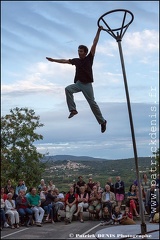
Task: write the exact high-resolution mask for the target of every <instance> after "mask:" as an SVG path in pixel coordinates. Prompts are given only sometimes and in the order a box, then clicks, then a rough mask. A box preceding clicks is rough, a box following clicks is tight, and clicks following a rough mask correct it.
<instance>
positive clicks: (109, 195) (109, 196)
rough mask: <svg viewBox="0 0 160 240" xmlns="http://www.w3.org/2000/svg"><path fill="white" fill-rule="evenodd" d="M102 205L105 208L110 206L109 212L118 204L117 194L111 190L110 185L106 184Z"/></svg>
mask: <svg viewBox="0 0 160 240" xmlns="http://www.w3.org/2000/svg"><path fill="white" fill-rule="evenodd" d="M102 205H103V208H104V207H105V206H106V207H108V210H109V212H112V209H113V208H114V207H115V205H116V199H115V194H114V193H113V192H111V191H110V186H109V185H108V184H106V186H105V191H104V192H103V193H102Z"/></svg>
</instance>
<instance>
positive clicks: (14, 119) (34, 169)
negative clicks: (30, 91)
mask: <svg viewBox="0 0 160 240" xmlns="http://www.w3.org/2000/svg"><path fill="white" fill-rule="evenodd" d="M39 119H40V117H39V116H35V112H34V110H32V109H30V110H29V109H28V108H18V107H16V108H14V109H11V110H10V114H8V115H6V116H5V117H1V184H2V185H4V184H6V181H7V179H11V180H12V181H13V182H14V183H15V184H17V183H18V180H19V179H20V178H23V179H24V181H25V183H26V186H28V187H30V186H33V185H35V184H37V182H39V179H40V178H41V174H42V173H43V171H44V167H45V164H44V163H42V162H41V161H40V160H41V159H42V158H43V155H42V154H40V153H38V152H37V149H36V147H35V146H34V145H33V143H34V142H35V141H38V140H42V139H43V136H42V135H40V134H37V133H36V132H35V130H36V129H37V128H40V127H43V126H44V125H43V124H42V123H40V122H39Z"/></svg>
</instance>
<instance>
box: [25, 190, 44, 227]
mask: <svg viewBox="0 0 160 240" xmlns="http://www.w3.org/2000/svg"><path fill="white" fill-rule="evenodd" d="M28 202H29V205H30V207H31V209H32V211H33V212H34V216H35V221H36V225H37V226H39V227H41V226H42V225H41V223H42V219H43V217H44V209H43V208H42V207H41V200H40V196H39V195H38V194H37V190H36V188H32V191H31V194H30V195H29V196H28Z"/></svg>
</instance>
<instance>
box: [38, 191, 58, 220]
mask: <svg viewBox="0 0 160 240" xmlns="http://www.w3.org/2000/svg"><path fill="white" fill-rule="evenodd" d="M55 198H56V196H55V195H53V190H49V191H48V192H47V195H46V199H45V200H44V201H43V202H42V203H41V207H42V208H43V209H44V210H45V212H46V213H47V217H46V221H49V218H50V219H51V222H52V223H54V220H53V218H54V216H53V209H52V208H53V205H54V201H55Z"/></svg>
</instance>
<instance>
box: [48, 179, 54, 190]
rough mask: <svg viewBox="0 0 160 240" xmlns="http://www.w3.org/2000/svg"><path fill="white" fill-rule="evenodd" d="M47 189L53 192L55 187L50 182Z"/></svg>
mask: <svg viewBox="0 0 160 240" xmlns="http://www.w3.org/2000/svg"><path fill="white" fill-rule="evenodd" d="M47 188H48V190H53V191H54V189H55V185H54V184H53V181H52V180H51V181H49V183H48V186H47Z"/></svg>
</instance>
